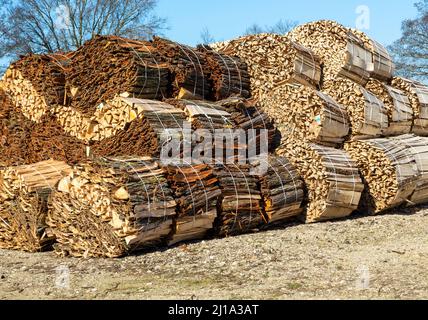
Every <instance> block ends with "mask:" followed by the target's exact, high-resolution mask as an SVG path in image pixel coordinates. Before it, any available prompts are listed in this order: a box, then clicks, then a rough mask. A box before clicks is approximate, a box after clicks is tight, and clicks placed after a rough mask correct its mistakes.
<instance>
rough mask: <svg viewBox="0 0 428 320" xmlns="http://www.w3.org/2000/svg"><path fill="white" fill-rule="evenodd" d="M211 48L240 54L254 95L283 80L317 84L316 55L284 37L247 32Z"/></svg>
mask: <svg viewBox="0 0 428 320" xmlns="http://www.w3.org/2000/svg"><path fill="white" fill-rule="evenodd" d="M212 47H213V49H214V50H216V51H219V52H220V53H222V54H226V55H230V56H237V57H240V58H241V59H242V60H243V61H244V62H245V63H246V64H247V65H248V72H249V74H250V77H251V92H252V96H253V97H255V98H258V97H259V96H260V95H261V94H262V93H264V92H268V91H270V90H272V89H273V88H275V87H276V86H278V85H281V84H284V83H302V84H304V85H308V86H312V87H318V86H319V82H320V79H321V66H320V61H319V58H318V57H317V56H315V54H313V53H312V51H310V50H308V49H306V48H304V47H302V46H301V45H299V44H297V43H295V42H292V41H290V40H289V39H288V38H287V37H285V36H280V35H275V34H257V35H249V36H245V37H241V38H238V39H236V40H232V41H229V42H223V43H217V44H215V45H212Z"/></svg>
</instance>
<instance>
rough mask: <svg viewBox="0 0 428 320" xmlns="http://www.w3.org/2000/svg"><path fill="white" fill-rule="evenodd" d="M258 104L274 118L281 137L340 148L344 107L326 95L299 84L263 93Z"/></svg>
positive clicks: (345, 125) (347, 126)
mask: <svg viewBox="0 0 428 320" xmlns="http://www.w3.org/2000/svg"><path fill="white" fill-rule="evenodd" d="M259 105H260V106H261V109H262V110H263V111H264V112H266V113H267V114H268V115H269V116H270V118H272V119H275V123H276V127H277V129H278V130H279V131H280V132H281V135H282V138H283V139H288V138H289V137H292V138H295V139H301V140H302V141H308V142H314V143H318V144H322V145H326V146H330V147H340V146H341V145H343V143H344V141H345V139H346V138H347V136H348V134H349V131H350V122H349V115H348V112H347V110H346V109H345V107H343V106H342V105H340V104H338V103H336V101H334V100H333V99H332V98H331V97H329V96H328V95H327V94H324V93H322V92H319V91H316V90H314V89H311V88H308V87H305V86H303V85H293V84H287V85H282V86H280V87H277V88H275V89H274V90H272V91H271V92H269V93H268V94H265V95H264V96H263V97H262V98H261V99H260V100H259Z"/></svg>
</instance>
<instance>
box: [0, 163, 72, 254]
mask: <svg viewBox="0 0 428 320" xmlns="http://www.w3.org/2000/svg"><path fill="white" fill-rule="evenodd" d="M70 170H71V168H70V167H69V166H68V165H67V164H65V163H64V162H59V161H53V160H49V161H44V162H40V163H37V164H33V165H27V166H18V167H7V168H4V169H2V170H1V171H0V248H3V249H16V250H24V251H28V252H40V251H44V250H47V249H50V248H51V245H52V244H53V242H54V240H55V238H54V237H52V236H50V235H49V234H48V233H47V232H46V228H47V225H46V216H47V213H48V198H49V195H50V194H51V193H52V191H53V190H54V189H55V186H56V184H57V183H58V181H60V180H61V179H62V178H63V177H64V176H65V175H67V174H68V173H69V172H70Z"/></svg>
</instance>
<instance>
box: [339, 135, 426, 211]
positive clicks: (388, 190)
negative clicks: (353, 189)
mask: <svg viewBox="0 0 428 320" xmlns="http://www.w3.org/2000/svg"><path fill="white" fill-rule="evenodd" d="M400 140H401V138H400V137H396V138H393V139H372V140H364V141H362V140H361V141H353V142H349V143H347V144H346V145H345V150H346V151H347V152H348V153H349V154H350V156H351V157H352V159H353V160H354V161H356V162H357V163H358V167H359V169H360V172H361V175H362V177H363V180H364V183H365V185H366V190H365V192H364V196H363V201H361V206H360V210H361V211H363V212H368V213H370V214H378V213H381V212H384V211H386V210H389V209H393V208H395V207H398V206H400V205H402V204H404V203H406V201H407V200H408V199H409V198H410V196H411V195H412V193H413V192H414V191H415V188H416V184H417V181H418V179H419V178H418V176H419V173H418V169H417V165H416V160H415V157H414V155H412V154H411V153H410V152H409V149H408V147H406V146H405V144H403V143H402V142H401V141H400Z"/></svg>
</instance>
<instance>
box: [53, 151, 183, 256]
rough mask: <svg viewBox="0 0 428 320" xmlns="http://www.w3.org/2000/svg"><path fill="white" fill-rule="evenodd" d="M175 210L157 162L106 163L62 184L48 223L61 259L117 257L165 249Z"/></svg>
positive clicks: (85, 167)
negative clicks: (63, 257) (140, 251)
mask: <svg viewBox="0 0 428 320" xmlns="http://www.w3.org/2000/svg"><path fill="white" fill-rule="evenodd" d="M175 208H176V202H175V200H174V198H173V194H172V190H171V189H170V188H169V186H168V181H167V179H166V177H165V175H164V172H163V169H162V168H160V166H159V164H158V162H157V161H155V160H154V159H152V158H129V157H127V158H109V159H107V158H106V159H100V160H97V161H93V162H88V163H85V164H82V165H79V166H76V167H75V168H74V169H73V172H72V174H70V175H69V176H67V177H65V178H63V179H62V180H61V181H60V183H59V184H58V188H57V190H56V191H55V192H54V193H53V194H52V200H51V209H50V211H49V216H48V219H47V222H48V225H49V227H50V228H49V231H50V232H51V233H52V234H53V235H55V237H56V239H57V242H58V244H56V245H55V250H56V252H57V253H58V254H59V255H63V256H67V255H71V256H74V257H86V258H87V257H109V258H115V257H121V256H124V255H126V254H129V253H132V252H135V251H139V250H143V249H146V248H150V247H154V246H159V245H162V244H164V243H165V241H166V239H167V237H168V236H169V234H170V233H171V230H172V226H173V218H174V216H175V214H176V211H175Z"/></svg>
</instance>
